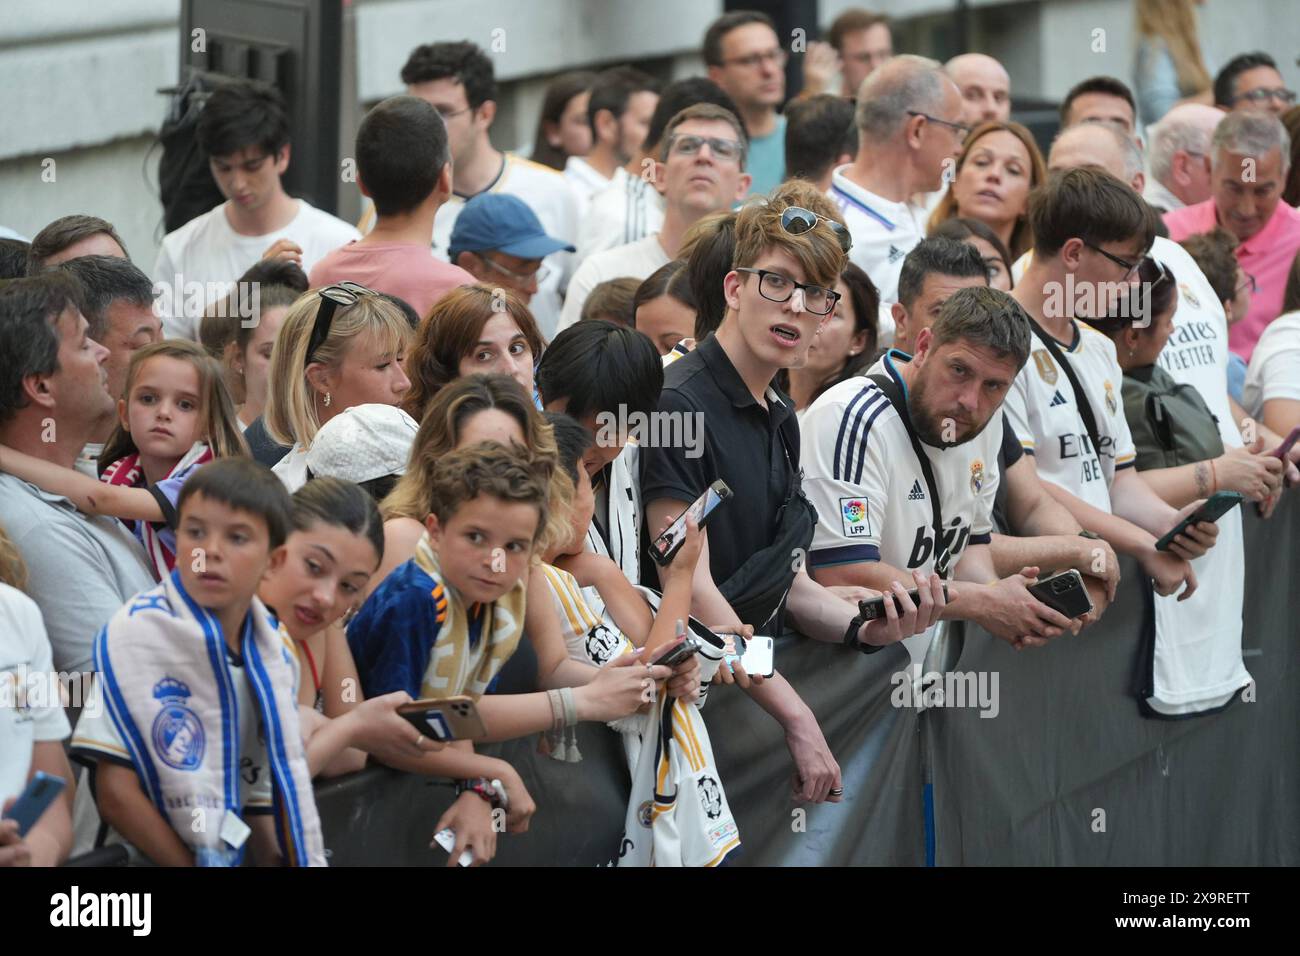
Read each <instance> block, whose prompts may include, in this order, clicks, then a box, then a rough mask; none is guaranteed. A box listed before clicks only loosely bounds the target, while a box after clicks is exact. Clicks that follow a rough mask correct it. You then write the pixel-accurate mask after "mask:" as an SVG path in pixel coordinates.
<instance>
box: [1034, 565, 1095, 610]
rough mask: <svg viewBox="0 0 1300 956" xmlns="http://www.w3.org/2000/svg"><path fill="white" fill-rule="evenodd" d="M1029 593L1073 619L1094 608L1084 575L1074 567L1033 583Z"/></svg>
mask: <svg viewBox="0 0 1300 956" xmlns="http://www.w3.org/2000/svg"><path fill="white" fill-rule="evenodd" d="M1029 593H1030V594H1032V595H1033V596H1034V597H1036V598H1038V600H1040V601H1042V602H1043V603H1044V604H1046V605H1047V606H1048V607H1050V608H1051V609H1052V610H1053V611H1060V612H1061V613H1062V614H1064V615H1065V616H1066V617H1068V618H1070V619H1071V620H1073V619H1074V618H1076V617H1082V616H1083V615H1085V614H1087V613H1088V612H1089V611H1091V610H1092V598H1090V597H1088V589H1087V588H1085V587H1084V586H1083V575H1082V574H1080V573H1079V572H1078V571H1077V570H1074V569H1073V568H1072V569H1070V570H1069V571H1062V572H1061V573H1060V574H1053V575H1052V576H1051V577H1050V578H1043V579H1042V580H1041V581H1039V582H1038V583H1037V584H1031V585H1030V586H1029Z"/></svg>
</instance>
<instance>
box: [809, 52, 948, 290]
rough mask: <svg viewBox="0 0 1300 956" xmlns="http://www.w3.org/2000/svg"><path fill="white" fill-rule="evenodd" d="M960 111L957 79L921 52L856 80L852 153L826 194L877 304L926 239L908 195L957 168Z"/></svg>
mask: <svg viewBox="0 0 1300 956" xmlns="http://www.w3.org/2000/svg"><path fill="white" fill-rule="evenodd" d="M961 113H962V99H961V93H960V92H959V91H958V89H957V86H956V84H955V83H953V81H952V80H951V79H949V77H948V75H947V74H946V73H944V72H943V68H942V67H941V66H940V65H939V64H938V63H937V62H936V61H934V60H928V59H925V58H924V57H919V56H909V55H904V56H896V57H894V58H893V59H892V60H890V61H889V62H887V63H886V64H885V65H884V66H882V67H880V68H879V69H878V70H876V71H875V72H874V73H872V74H871V76H869V77H868V78H867V80H866V82H865V83H864V84H863V85H862V90H861V93H860V95H859V97H858V112H857V125H858V155H857V157H856V158H855V159H854V161H853V162H852V163H850V164H849V165H847V166H841V167H840V168H839V169H837V170H835V172H834V173H832V175H831V190H830V197H831V199H832V200H834V201H835V202H836V203H838V204H839V207H840V211H841V212H842V213H843V215H844V222H845V224H846V225H847V226H848V227H849V232H850V233H851V234H852V236H853V252H852V253H851V258H852V260H853V262H854V263H855V264H856V265H858V266H859V267H861V269H862V270H863V271H864V272H866V273H867V275H869V276H870V277H871V281H872V282H874V283H875V285H876V288H877V289H878V290H879V291H880V301H881V304H882V305H888V304H890V303H893V302H895V301H897V299H898V274H899V272H901V271H902V269H903V258H904V257H905V256H906V255H907V254H908V253H909V252H911V251H912V247H913V246H915V245H916V244H917V243H918V242H920V241H921V240H922V239H923V238H924V237H925V213H924V210H922V209H921V208H920V207H918V206H916V205H915V204H913V203H912V201H911V198H912V197H913V196H915V195H916V194H918V193H932V192H935V191H936V190H938V189H939V187H940V186H941V185H942V184H943V181H944V171H945V169H947V170H955V168H956V158H957V156H958V155H959V154H960V153H961V144H962V141H963V140H964V139H965V137H966V133H967V132H968V128H967V127H966V126H964V125H962V124H961V123H960V122H959V121H958V120H959V118H960V116H961Z"/></svg>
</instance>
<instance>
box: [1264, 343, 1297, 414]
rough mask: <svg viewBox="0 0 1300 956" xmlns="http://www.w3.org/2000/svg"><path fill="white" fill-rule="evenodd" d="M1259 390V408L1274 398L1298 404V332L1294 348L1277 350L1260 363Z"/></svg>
mask: <svg viewBox="0 0 1300 956" xmlns="http://www.w3.org/2000/svg"><path fill="white" fill-rule="evenodd" d="M1259 388H1260V404H1261V406H1262V405H1263V403H1264V402H1271V401H1273V400H1274V399H1276V398H1281V399H1289V400H1291V401H1293V402H1300V332H1297V333H1296V343H1295V347H1294V348H1289V349H1279V350H1278V351H1276V352H1274V353H1273V354H1272V355H1270V356H1269V357H1268V358H1266V359H1265V360H1264V361H1263V362H1262V363H1260V366H1259ZM1261 412H1262V408H1261Z"/></svg>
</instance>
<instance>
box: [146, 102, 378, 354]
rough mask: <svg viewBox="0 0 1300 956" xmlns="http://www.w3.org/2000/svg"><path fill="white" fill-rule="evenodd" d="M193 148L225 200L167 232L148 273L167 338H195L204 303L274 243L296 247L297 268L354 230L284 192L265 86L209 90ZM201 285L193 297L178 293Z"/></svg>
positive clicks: (285, 134)
mask: <svg viewBox="0 0 1300 956" xmlns="http://www.w3.org/2000/svg"><path fill="white" fill-rule="evenodd" d="M196 139H197V142H198V146H199V148H200V149H201V150H202V151H203V152H204V153H205V154H206V155H207V157H208V166H209V167H210V168H211V170H212V178H213V179H215V180H216V182H217V186H218V188H220V190H221V194H222V195H223V196H225V197H226V201H225V202H224V203H222V204H221V205H219V206H217V207H216V208H215V209H211V210H209V211H208V212H205V213H203V214H202V215H201V216H195V217H194V218H193V219H191V220H190V221H189V222H187V223H186V224H185V225H183V226H181V227H180V228H179V229H177V230H175V231H174V232H170V233H168V234H167V235H166V236H165V237H164V238H163V241H162V248H160V249H159V250H158V259H157V262H156V263H155V265H154V269H153V279H154V283H155V285H161V286H164V287H166V288H168V289H172V290H173V292H172V295H171V301H172V306H171V308H170V309H167V310H166V312H165V314H163V315H162V316H161V318H162V320H163V332H164V333H165V334H166V336H167V337H168V338H183V339H191V340H193V341H196V342H197V341H198V338H199V320H200V319H201V318H202V317H203V312H204V310H205V309H206V308H207V306H208V305H210V304H211V303H213V302H215V301H217V300H218V299H221V298H224V297H225V296H226V294H227V293H228V292H229V291H230V289H231V287H232V286H233V285H234V284H235V281H236V280H237V279H238V278H239V277H240V276H241V275H243V274H244V272H245V271H247V270H248V268H249V266H251V265H253V264H254V263H256V262H257V261H258V260H259V259H261V258H262V257H263V255H264V254H265V253H266V252H267V251H268V250H269V249H270V248H271V247H273V246H276V245H277V244H280V245H283V246H287V247H289V248H291V249H296V250H297V251H296V253H295V257H296V258H300V259H301V265H302V268H303V270H304V271H306V272H310V271H311V268H312V267H313V266H314V265H315V264H316V263H317V262H319V261H320V259H321V258H322V257H323V256H325V255H326V253H328V252H329V251H330V250H331V249H335V248H337V247H338V246H341V245H342V244H343V243H345V242H348V241H349V240H351V239H356V238H357V237H358V236H359V235H360V233H358V232H357V230H356V229H355V228H354V227H353V226H351V225H350V224H349V223H346V222H344V221H343V220H341V219H337V218H335V217H334V216H331V215H330V214H329V213H327V212H322V211H321V210H319V209H316V208H314V207H313V206H312V205H311V204H310V203H308V202H307V201H306V200H304V199H294V198H293V197H292V196H290V195H289V194H288V193H286V192H285V191H284V186H283V184H282V183H281V181H280V177H281V176H283V175H284V173H285V170H287V169H288V168H289V153H290V143H289V118H288V116H286V115H285V111H284V102H283V100H282V98H281V97H280V94H279V93H278V92H277V91H276V90H275V89H274V88H272V87H269V86H266V85H265V84H261V83H254V82H252V81H251V80H231V81H230V82H228V83H224V84H222V85H221V86H218V87H217V88H216V89H215V90H213V92H212V95H211V96H210V97H209V98H208V101H207V103H206V104H204V107H203V112H202V113H200V114H199V122H198V127H197V130H196ZM195 282H197V283H200V284H201V285H202V286H203V289H204V294H203V297H202V299H201V300H200V298H199V297H197V296H192V295H189V294H188V293H186V292H184V290H185V289H186V288H187V287H189V286H190V284H191V283H195Z"/></svg>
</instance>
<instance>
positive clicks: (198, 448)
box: [99, 442, 213, 581]
mask: <svg viewBox="0 0 1300 956" xmlns="http://www.w3.org/2000/svg"><path fill="white" fill-rule="evenodd" d="M212 458H213V455H212V449H211V448H209V447H208V446H207V445H206V444H204V443H203V442H195V443H194V444H193V445H191V446H190V450H189V451H187V452H186V453H185V457H184V458H182V459H181V460H180V461H178V462H177V463H176V466H175V467H174V468H172V470H171V471H169V472H168V473H167V477H168V478H179V479H182V480H184V479H185V478H188V477H189V475H190V473H191V472H192V471H193V470H194V469H195V468H197V467H199V465H202V464H203V463H204V462H208V461H211V460H212ZM99 480H100V481H102V482H104V483H105V484H108V485H126V486H127V487H132V488H144V487H145V486H146V485H145V477H144V469H143V468H142V467H141V466H140V456H139V455H138V454H136V455H127V456H126V457H125V458H119V459H118V460H117V461H114V462H110V463H109V465H108V467H106V468H105V469H104V473H103V474H101V475H100V476H99ZM150 490H151V491H154V489H150ZM154 497H155V498H157V499H158V505H159V507H161V508H162V512H163V517H164V519H165V520H164V521H161V522H153V521H130V522H127V524H129V525H131V527H132V529H133V530H134V531H135V533H136V536H137V537H138V538H139V539H140V543H141V544H143V545H144V547H145V550H146V551H147V552H148V553H149V563H150V564H151V565H153V576H154V577H155V578H157V579H158V580H160V581H161V580H162V579H163V578H165V577H167V575H168V574H170V573H171V570H172V568H174V567H175V566H176V552H175V544H176V539H175V538H174V537H172V536H170V535H169V536H168V539H167V540H165V541H164V540H163V538H162V536H161V534H160V533H161V532H162V531H163V529H165V528H174V526H175V524H176V516H175V509H174V508H173V507H172V503H171V501H170V500H168V499H167V498H166V496H164V495H162V494H160V493H159V492H157V491H154Z"/></svg>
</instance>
